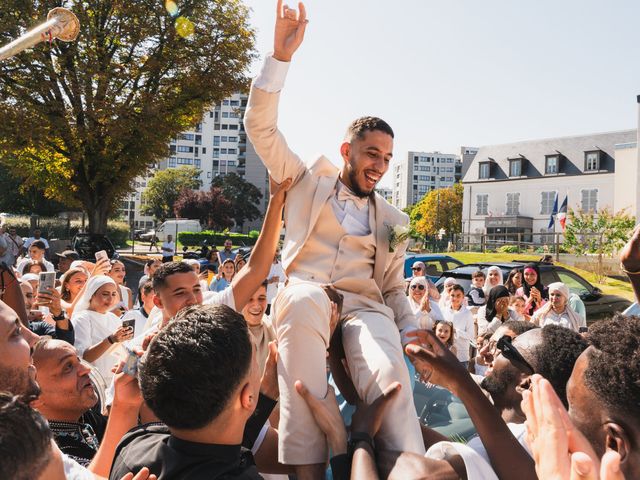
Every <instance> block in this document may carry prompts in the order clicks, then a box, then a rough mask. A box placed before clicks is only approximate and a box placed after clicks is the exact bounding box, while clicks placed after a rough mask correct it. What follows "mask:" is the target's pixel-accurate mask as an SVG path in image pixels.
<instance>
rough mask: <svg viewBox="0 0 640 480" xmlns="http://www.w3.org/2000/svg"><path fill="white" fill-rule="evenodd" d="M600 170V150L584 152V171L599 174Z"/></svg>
mask: <svg viewBox="0 0 640 480" xmlns="http://www.w3.org/2000/svg"><path fill="white" fill-rule="evenodd" d="M598 170H600V150H594V151H591V152H584V171H585V172H597V171H598Z"/></svg>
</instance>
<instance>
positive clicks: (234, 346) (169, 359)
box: [110, 305, 277, 480]
mask: <svg viewBox="0 0 640 480" xmlns="http://www.w3.org/2000/svg"><path fill="white" fill-rule="evenodd" d="M139 380H140V388H141V390H142V395H143V397H144V400H145V402H146V404H147V406H148V407H149V408H150V409H151V410H152V411H153V413H154V414H155V415H156V416H157V417H158V418H159V419H160V420H161V421H162V422H163V424H164V425H162V424H150V425H144V426H141V427H138V428H136V429H133V430H131V431H130V432H129V433H128V434H127V435H125V436H124V438H123V439H122V441H121V442H120V445H118V448H117V450H116V457H115V460H114V464H113V467H112V469H111V475H110V478H112V479H119V478H121V477H122V476H123V475H124V474H126V473H127V472H130V471H132V472H134V473H136V472H138V471H139V470H140V469H141V468H142V467H144V466H147V467H149V469H150V470H151V473H153V474H156V475H157V476H158V479H168V478H171V479H183V478H184V479H186V478H189V479H192V480H195V479H207V480H209V479H259V478H262V477H261V476H260V474H259V473H258V470H257V468H256V466H255V463H254V460H253V455H252V454H251V451H250V450H248V448H250V447H251V446H252V445H253V444H254V441H255V439H256V437H257V436H258V434H259V432H260V429H261V428H262V427H263V425H264V424H265V422H266V420H267V418H268V416H269V414H270V413H271V410H272V409H273V407H274V406H275V398H276V397H277V380H276V378H275V375H274V378H273V381H271V382H265V381H263V382H262V388H261V379H260V372H259V370H258V363H257V360H256V348H255V345H254V343H253V342H252V341H251V337H250V335H249V330H248V328H247V325H246V323H245V321H244V318H243V317H242V315H240V314H238V313H237V312H235V311H233V310H232V309H230V308H229V307H226V306H224V305H215V306H211V305H197V306H196V305H194V306H191V307H188V308H186V309H185V310H183V311H182V312H180V313H179V314H178V315H177V316H176V317H175V318H174V320H173V321H172V322H171V323H169V324H168V325H167V326H166V327H165V328H163V329H162V330H161V331H160V332H159V333H158V335H157V336H156V337H155V338H154V339H153V341H152V342H151V344H150V345H149V348H148V350H147V353H146V356H145V357H144V358H143V361H142V362H141V365H140V369H139ZM123 472H124V473H123Z"/></svg>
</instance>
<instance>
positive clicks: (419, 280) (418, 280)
mask: <svg viewBox="0 0 640 480" xmlns="http://www.w3.org/2000/svg"><path fill="white" fill-rule="evenodd" d="M412 285H422V286H424V294H425V295H427V296H428V295H429V284H428V283H427V279H426V278H424V277H413V278H412V279H411V283H410V284H409V295H408V297H409V305H411V310H413V313H416V312H417V311H418V310H420V303H419V302H416V301H415V300H414V299H413V295H411V286H412Z"/></svg>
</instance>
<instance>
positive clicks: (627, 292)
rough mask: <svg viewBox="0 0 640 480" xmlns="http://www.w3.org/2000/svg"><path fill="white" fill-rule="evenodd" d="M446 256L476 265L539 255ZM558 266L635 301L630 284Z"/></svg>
mask: <svg viewBox="0 0 640 480" xmlns="http://www.w3.org/2000/svg"><path fill="white" fill-rule="evenodd" d="M448 255H450V256H452V257H453V258H455V259H456V260H460V261H461V262H462V263H477V262H485V263H487V262H496V263H498V262H511V261H513V260H518V261H529V260H539V259H540V255H519V254H516V253H473V252H453V253H449V254H448ZM558 265H562V266H563V267H565V268H566V269H567V270H571V271H573V272H576V273H577V274H578V275H580V276H581V277H583V278H585V279H586V280H588V281H589V283H591V284H593V285H595V286H597V287H598V288H600V290H602V291H603V292H604V293H606V294H609V295H620V296H621V297H623V298H626V299H628V300H629V301H631V302H633V301H635V298H634V296H633V289H632V288H631V284H630V283H629V282H624V281H621V280H616V279H615V278H610V277H607V279H606V280H605V283H597V282H596V276H595V275H594V274H593V273H591V272H588V271H586V270H582V269H581V268H576V267H572V266H569V265H565V264H563V263H558Z"/></svg>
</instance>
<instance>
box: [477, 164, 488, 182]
mask: <svg viewBox="0 0 640 480" xmlns="http://www.w3.org/2000/svg"><path fill="white" fill-rule="evenodd" d="M490 172H491V165H490V164H489V162H481V163H480V172H479V175H478V177H479V178H480V180H486V179H488V178H489V175H490Z"/></svg>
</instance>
